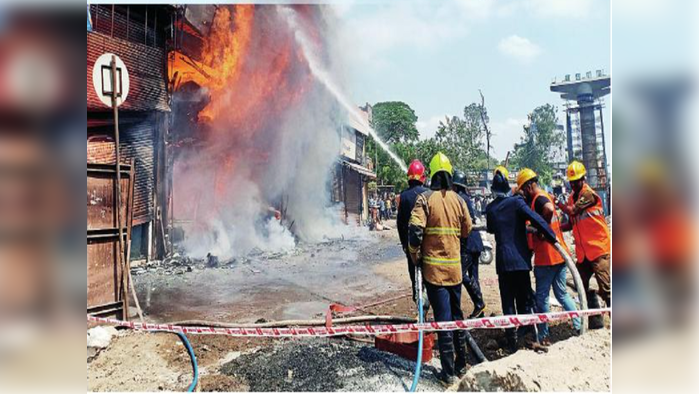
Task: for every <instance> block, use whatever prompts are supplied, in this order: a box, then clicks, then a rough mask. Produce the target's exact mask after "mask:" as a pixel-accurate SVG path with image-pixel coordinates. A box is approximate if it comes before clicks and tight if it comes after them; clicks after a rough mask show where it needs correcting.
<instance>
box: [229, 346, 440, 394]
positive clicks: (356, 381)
mask: <svg viewBox="0 0 699 394" xmlns="http://www.w3.org/2000/svg"><path fill="white" fill-rule="evenodd" d="M434 362H437V363H438V361H433V363H434ZM414 369H415V363H413V362H410V361H407V360H403V359H401V358H400V357H397V356H394V355H391V354H389V353H384V352H381V351H378V350H376V349H374V348H373V347H371V346H363V345H361V344H357V343H354V342H347V341H337V340H331V339H326V340H317V339H316V340H306V339H303V340H296V341H290V342H285V343H277V344H275V346H274V347H273V348H265V349H262V350H260V351H257V352H254V353H247V354H243V355H242V356H240V357H239V358H237V359H235V360H233V361H231V362H230V363H227V364H225V365H224V366H223V367H222V368H221V372H222V373H224V374H226V375H229V376H232V377H235V378H238V379H242V380H244V381H245V383H247V384H248V385H249V386H250V391H251V392H279V391H304V392H333V391H351V392H359V391H370V392H377V391H378V392H382V391H384V392H385V391H404V390H405V387H406V386H408V387H409V386H410V382H412V379H413V373H414ZM435 370H436V369H435V367H434V366H432V365H430V364H427V365H426V366H425V369H424V370H423V373H422V375H421V380H420V386H419V390H420V391H422V390H425V391H432V392H435V391H442V390H441V386H440V385H439V383H438V382H437V380H436V378H435V377H434V372H435Z"/></svg>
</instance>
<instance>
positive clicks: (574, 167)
mask: <svg viewBox="0 0 699 394" xmlns="http://www.w3.org/2000/svg"><path fill="white" fill-rule="evenodd" d="M566 175H567V177H568V181H570V186H571V188H572V189H573V194H571V195H570V197H569V198H568V202H567V203H562V202H560V201H559V203H558V207H559V208H560V209H561V210H562V211H563V212H565V213H566V214H567V215H568V217H569V218H570V220H569V222H568V223H566V225H564V226H562V230H563V231H571V230H572V231H573V236H574V237H575V254H576V256H577V260H578V264H577V267H578V272H580V277H581V278H582V281H583V286H584V287H585V292H586V293H588V294H589V288H590V279H591V278H592V275H595V277H596V278H597V283H598V284H599V295H600V297H602V299H603V300H604V302H605V303H606V304H607V307H610V308H611V306H612V300H611V292H612V289H611V282H610V271H611V256H610V253H611V236H610V234H609V226H608V225H607V221H606V218H605V216H604V207H603V203H602V199H601V198H600V196H599V195H597V193H595V191H594V190H592V188H591V187H590V185H588V184H587V182H586V181H585V175H587V170H586V169H585V166H584V165H583V164H582V163H580V162H578V161H574V162H572V163H571V164H570V166H568V170H567V171H566ZM588 298H590V297H588ZM590 304H592V305H594V304H595V303H594V302H592V303H590Z"/></svg>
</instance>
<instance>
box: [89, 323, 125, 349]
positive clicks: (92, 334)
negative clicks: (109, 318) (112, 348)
mask: <svg viewBox="0 0 699 394" xmlns="http://www.w3.org/2000/svg"><path fill="white" fill-rule="evenodd" d="M118 334H119V332H118V331H117V330H116V328H114V327H109V326H99V327H95V328H91V329H89V330H87V347H88V349H90V348H92V349H106V348H107V347H108V346H109V344H110V343H111V341H112V338H114V337H115V336H116V335H118Z"/></svg>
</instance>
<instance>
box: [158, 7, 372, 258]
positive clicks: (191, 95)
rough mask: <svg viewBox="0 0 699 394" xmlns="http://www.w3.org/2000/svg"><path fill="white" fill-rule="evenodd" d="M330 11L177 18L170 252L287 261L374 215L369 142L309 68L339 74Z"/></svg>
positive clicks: (193, 11)
mask: <svg viewBox="0 0 699 394" xmlns="http://www.w3.org/2000/svg"><path fill="white" fill-rule="evenodd" d="M327 11H328V10H327V9H326V8H324V7H317V6H294V7H293V8H289V7H282V6H252V5H236V6H187V7H183V8H180V9H179V12H178V17H177V19H176V21H175V30H176V33H175V37H176V41H175V45H174V47H173V50H171V51H170V52H169V54H168V79H169V81H170V85H171V88H172V91H173V101H172V108H173V122H172V123H173V125H174V126H173V128H172V133H171V136H170V137H171V138H170V140H169V141H168V149H169V151H170V154H169V155H168V157H169V158H170V162H169V163H168V165H169V166H171V174H170V176H171V185H172V188H171V192H170V194H169V196H168V209H169V210H170V214H171V218H172V220H171V223H170V225H171V235H172V237H171V241H172V242H178V243H179V244H180V245H181V246H182V247H183V248H184V250H185V252H186V253H187V254H188V255H191V256H192V257H203V256H206V255H207V254H209V253H211V254H214V255H217V256H220V257H222V258H226V257H232V256H235V255H241V254H245V253H248V252H250V251H253V250H261V251H283V250H288V249H291V248H293V247H294V246H295V244H296V242H297V241H302V242H314V241H320V240H322V239H324V238H328V237H335V236H340V235H341V231H343V229H342V227H343V226H342V222H343V219H344V221H347V219H348V218H349V217H350V216H351V215H356V217H357V221H360V220H361V217H362V215H366V214H365V213H363V212H365V211H366V208H363V207H366V188H365V187H364V186H363V185H364V179H366V177H370V176H372V175H373V174H372V173H371V171H369V170H368V169H366V168H365V167H364V166H363V163H364V161H363V156H364V147H363V141H364V138H365V135H366V132H365V131H363V130H362V128H361V126H359V125H354V126H352V124H351V121H349V120H348V119H347V114H346V111H342V110H341V108H340V107H339V104H338V101H337V99H334V98H333V97H332V96H331V93H332V92H331V91H329V89H328V88H327V87H326V86H324V85H323V84H321V83H320V82H319V81H318V78H317V76H316V75H314V71H313V70H312V66H311V64H310V62H309V54H310V53H312V55H313V59H314V60H318V61H320V62H322V64H323V67H325V68H326V69H327V71H328V72H329V73H331V74H334V72H335V71H334V70H335V69H336V68H337V66H338V65H339V63H338V64H336V62H339V59H340V57H339V56H338V54H339V51H337V49H336V46H335V45H333V42H334V41H333V34H332V32H331V31H330V29H327V25H328V21H329V20H330V18H333V16H332V14H331V13H330V12H327ZM348 123H349V124H350V127H343V126H344V125H347V124H348ZM340 152H341V153H342V158H341V159H340V161H339V164H338V156H339V155H338V153H340ZM338 174H339V177H338ZM338 179H340V180H342V183H343V185H347V187H345V186H342V187H340V188H339V187H338V186H337V180H338ZM338 191H340V192H338ZM338 202H343V203H344V208H343V214H342V217H338V215H337V212H338V208H337V203H338ZM353 220H354V219H352V220H350V221H353Z"/></svg>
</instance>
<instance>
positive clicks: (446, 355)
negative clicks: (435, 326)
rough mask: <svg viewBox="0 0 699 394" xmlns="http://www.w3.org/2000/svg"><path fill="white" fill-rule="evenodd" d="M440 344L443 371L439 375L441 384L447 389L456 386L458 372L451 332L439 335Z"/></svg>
mask: <svg viewBox="0 0 699 394" xmlns="http://www.w3.org/2000/svg"><path fill="white" fill-rule="evenodd" d="M437 336H438V343H439V360H440V361H441V363H442V370H441V371H440V372H439V373H438V374H437V378H438V379H439V381H440V383H442V385H444V386H445V387H450V386H453V385H454V384H456V382H457V379H456V371H455V367H454V338H453V335H452V333H451V332H440V333H438V334H437Z"/></svg>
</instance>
